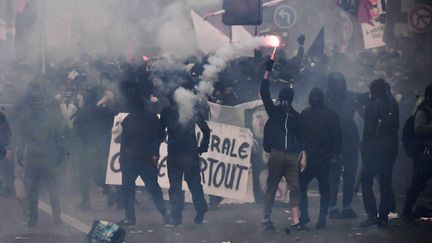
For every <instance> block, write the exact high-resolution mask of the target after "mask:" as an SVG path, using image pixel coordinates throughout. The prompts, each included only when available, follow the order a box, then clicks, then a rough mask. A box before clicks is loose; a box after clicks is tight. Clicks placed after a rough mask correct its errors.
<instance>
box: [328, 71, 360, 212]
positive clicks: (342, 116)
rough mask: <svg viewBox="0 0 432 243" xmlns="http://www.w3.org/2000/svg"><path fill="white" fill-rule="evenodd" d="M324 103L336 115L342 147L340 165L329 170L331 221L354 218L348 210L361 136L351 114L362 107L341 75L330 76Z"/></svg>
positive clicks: (334, 164)
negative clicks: (340, 203)
mask: <svg viewBox="0 0 432 243" xmlns="http://www.w3.org/2000/svg"><path fill="white" fill-rule="evenodd" d="M325 102H326V105H327V107H328V108H330V109H331V110H333V111H335V112H336V113H337V115H338V116H339V120H340V126H341V132H342V141H343V143H342V146H341V157H340V158H339V160H338V161H339V162H340V163H333V164H332V166H331V169H330V213H329V216H330V218H356V217H357V214H356V213H355V212H354V211H353V210H352V209H351V203H352V198H353V194H354V185H355V180H356V174H357V166H358V156H359V146H360V137H359V134H358V130H357V125H356V123H355V122H354V115H355V113H356V112H357V113H358V114H362V112H361V105H360V104H359V103H358V101H357V95H356V94H355V93H353V92H351V91H349V90H347V87H346V80H345V77H344V76H343V74H341V73H337V72H336V73H330V74H329V79H328V90H327V92H326V94H325ZM341 175H342V178H343V180H342V181H343V187H342V188H343V189H342V191H343V199H342V210H341V211H340V210H339V208H338V206H337V201H338V200H337V199H338V192H339V182H340V178H341Z"/></svg>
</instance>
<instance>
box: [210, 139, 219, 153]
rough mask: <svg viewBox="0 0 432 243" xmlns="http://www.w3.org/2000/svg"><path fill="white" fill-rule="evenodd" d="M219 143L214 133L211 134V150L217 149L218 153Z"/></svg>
mask: <svg viewBox="0 0 432 243" xmlns="http://www.w3.org/2000/svg"><path fill="white" fill-rule="evenodd" d="M219 144H220V138H219V137H218V136H216V135H212V136H211V151H212V152H213V151H215V150H216V151H217V152H218V153H220V150H219Z"/></svg>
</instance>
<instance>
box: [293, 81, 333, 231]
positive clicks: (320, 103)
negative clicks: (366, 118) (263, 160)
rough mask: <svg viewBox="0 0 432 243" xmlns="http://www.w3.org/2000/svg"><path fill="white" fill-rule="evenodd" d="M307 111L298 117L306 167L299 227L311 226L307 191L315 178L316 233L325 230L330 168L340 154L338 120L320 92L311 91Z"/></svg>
mask: <svg viewBox="0 0 432 243" xmlns="http://www.w3.org/2000/svg"><path fill="white" fill-rule="evenodd" d="M309 105H310V106H309V107H308V108H306V109H305V110H304V111H302V113H301V114H300V116H301V118H302V120H303V121H304V123H305V124H304V128H305V129H304V131H305V132H304V136H305V137H304V142H305V147H306V153H307V155H308V166H307V168H306V170H305V171H303V173H300V193H301V194H300V213H301V217H300V224H302V225H306V224H307V223H309V222H310V219H309V213H308V196H307V187H308V185H309V183H310V182H311V181H312V180H313V179H314V178H317V180H318V185H319V193H320V196H321V200H320V212H319V218H318V222H317V224H316V228H317V229H324V228H325V225H326V217H327V213H328V208H329V201H330V183H329V177H330V164H331V161H332V160H338V159H339V155H340V150H341V131H340V125H339V117H338V116H337V114H336V113H335V112H334V111H332V110H330V109H329V108H327V107H326V106H325V104H324V94H323V92H322V90H321V89H319V88H314V89H312V91H311V92H310V94H309Z"/></svg>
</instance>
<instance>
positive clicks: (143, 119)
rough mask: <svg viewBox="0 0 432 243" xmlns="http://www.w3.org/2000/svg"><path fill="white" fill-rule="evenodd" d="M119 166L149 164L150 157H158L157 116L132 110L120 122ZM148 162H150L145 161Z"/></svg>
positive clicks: (148, 112) (159, 140)
mask: <svg viewBox="0 0 432 243" xmlns="http://www.w3.org/2000/svg"><path fill="white" fill-rule="evenodd" d="M122 129H123V132H122V135H121V148H120V164H123V165H126V164H133V163H137V162H142V161H143V160H146V161H144V162H149V163H151V162H152V161H151V158H152V156H159V147H160V144H161V142H162V140H161V139H160V136H159V129H160V123H159V118H158V117H157V115H156V114H155V113H153V112H151V111H149V110H147V109H144V108H143V109H139V110H132V111H131V112H130V114H129V115H128V116H127V117H126V118H125V119H124V121H123V122H122ZM147 160H150V161H147Z"/></svg>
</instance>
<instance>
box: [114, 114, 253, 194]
mask: <svg viewBox="0 0 432 243" xmlns="http://www.w3.org/2000/svg"><path fill="white" fill-rule="evenodd" d="M126 116H127V114H126V113H121V114H119V115H117V116H116V117H115V118H114V125H113V130H112V138H111V147H110V154H109V159H108V166H107V173H106V183H107V184H110V185H121V172H120V166H119V155H120V146H121V144H120V136H121V133H122V128H121V122H122V121H123V119H124V118H125V117H126ZM208 125H209V127H210V129H211V135H210V146H209V151H208V152H207V153H204V154H203V155H202V156H201V157H200V161H201V178H202V184H203V188H204V192H205V193H207V194H211V195H216V196H221V197H225V198H231V199H236V200H241V201H250V199H246V192H247V190H248V176H249V172H250V159H251V149H252V145H253V138H252V133H251V131H250V130H249V129H246V128H241V127H236V126H231V125H225V124H220V123H215V122H208ZM197 138H198V139H201V138H202V134H201V131H200V130H199V129H197ZM160 155H161V160H160V161H159V184H160V186H161V187H162V188H169V181H168V175H167V168H166V159H167V144H166V143H165V142H164V143H162V144H161V148H160ZM136 184H137V185H141V186H143V185H144V183H143V181H142V180H141V178H138V179H137V181H136ZM183 188H184V189H188V188H187V184H186V183H185V182H184V183H183Z"/></svg>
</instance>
